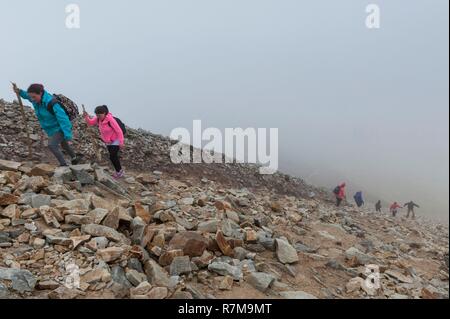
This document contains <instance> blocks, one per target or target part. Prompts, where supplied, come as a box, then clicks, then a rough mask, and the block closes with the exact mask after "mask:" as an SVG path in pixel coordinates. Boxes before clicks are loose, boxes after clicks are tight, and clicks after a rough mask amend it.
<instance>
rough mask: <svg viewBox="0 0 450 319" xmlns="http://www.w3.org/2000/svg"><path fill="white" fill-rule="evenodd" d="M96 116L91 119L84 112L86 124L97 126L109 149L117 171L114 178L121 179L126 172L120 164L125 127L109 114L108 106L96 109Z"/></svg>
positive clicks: (110, 157)
mask: <svg viewBox="0 0 450 319" xmlns="http://www.w3.org/2000/svg"><path fill="white" fill-rule="evenodd" d="M95 114H96V116H94V117H92V118H91V117H90V116H89V114H88V113H87V112H86V111H84V112H83V115H84V119H85V120H86V123H87V124H88V125H90V126H95V125H97V126H98V128H99V131H100V136H101V138H102V140H103V142H104V143H105V144H106V147H107V148H108V152H109V159H110V160H111V163H112V164H113V166H114V169H115V173H114V174H113V177H114V178H121V177H123V176H124V171H123V168H122V165H121V164H120V159H119V151H120V149H122V148H123V147H124V133H125V131H124V130H125V126H124V125H123V123H122V121H120V120H119V119H117V118H115V117H114V116H113V115H112V114H111V113H110V112H109V110H108V107H107V106H106V105H102V106H98V107H96V109H95Z"/></svg>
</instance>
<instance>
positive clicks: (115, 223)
mask: <svg viewBox="0 0 450 319" xmlns="http://www.w3.org/2000/svg"><path fill="white" fill-rule="evenodd" d="M119 221H120V219H119V207H115V208H114V209H113V210H112V212H110V213H108V215H106V217H105V219H104V220H103V222H102V225H104V226H107V227H110V228H112V229H117V228H119Z"/></svg>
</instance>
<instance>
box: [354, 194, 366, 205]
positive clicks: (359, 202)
mask: <svg viewBox="0 0 450 319" xmlns="http://www.w3.org/2000/svg"><path fill="white" fill-rule="evenodd" d="M353 198H354V199H355V202H356V205H357V206H358V207H361V206H362V205H364V200H363V197H362V192H356V194H355V196H353Z"/></svg>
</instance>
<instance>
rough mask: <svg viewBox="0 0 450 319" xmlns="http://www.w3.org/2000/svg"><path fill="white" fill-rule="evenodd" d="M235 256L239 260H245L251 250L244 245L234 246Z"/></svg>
mask: <svg viewBox="0 0 450 319" xmlns="http://www.w3.org/2000/svg"><path fill="white" fill-rule="evenodd" d="M233 252H234V258H237V259H239V260H244V259H246V258H247V255H248V254H249V251H248V250H246V249H245V248H242V247H239V246H238V247H234V249H233Z"/></svg>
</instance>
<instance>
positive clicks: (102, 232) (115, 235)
mask: <svg viewBox="0 0 450 319" xmlns="http://www.w3.org/2000/svg"><path fill="white" fill-rule="evenodd" d="M81 231H82V232H83V233H86V234H89V235H92V236H95V237H106V238H108V239H109V240H112V241H115V242H123V243H127V242H129V240H127V238H126V237H125V236H124V235H122V234H121V233H119V232H118V231H116V230H114V229H112V228H110V227H106V226H103V225H97V224H88V225H82V226H81Z"/></svg>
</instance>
